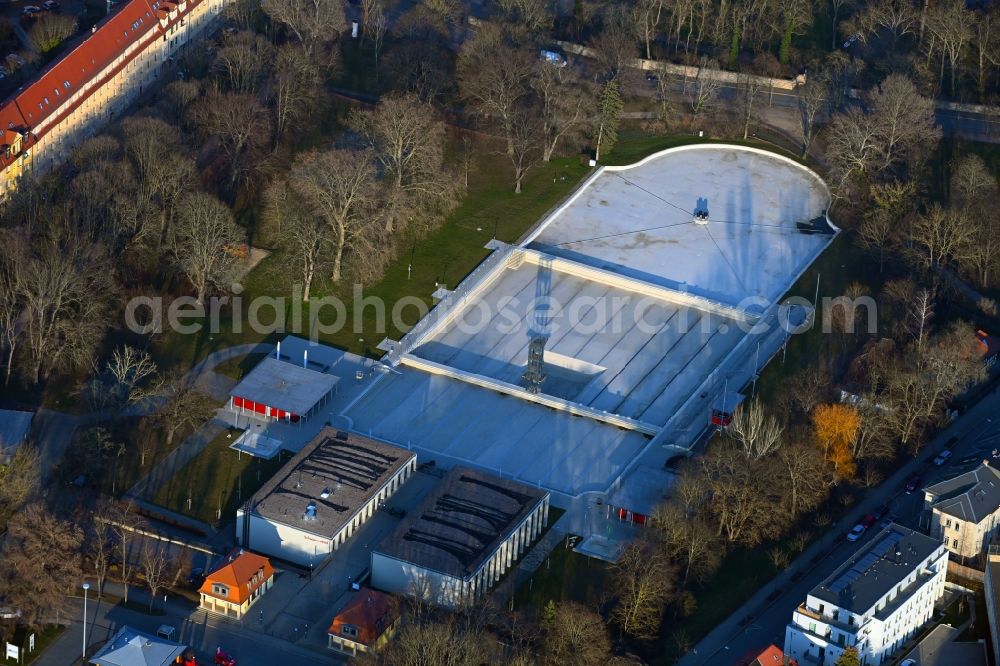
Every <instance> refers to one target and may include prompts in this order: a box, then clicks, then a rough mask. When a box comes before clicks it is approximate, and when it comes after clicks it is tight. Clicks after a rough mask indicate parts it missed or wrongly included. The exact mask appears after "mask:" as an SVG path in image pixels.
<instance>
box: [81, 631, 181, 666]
mask: <svg viewBox="0 0 1000 666" xmlns="http://www.w3.org/2000/svg"><path fill="white" fill-rule="evenodd" d="M186 651H187V646H185V645H181V644H180V643H175V642H173V641H168V640H164V639H162V638H158V637H157V636H153V635H152V634H147V633H145V632H142V631H139V630H138V629H133V628H132V627H129V626H128V625H126V626H123V627H122V628H121V629H119V630H118V633H116V634H115V635H114V637H113V638H112V639H111V640H109V641H108V642H107V643H105V644H104V646H103V647H102V648H101V649H100V650H98V651H97V652H96V653H94V656H92V657H91V658H90V660H89V661H88V663H90V664H93V665H94V666H168V664H176V663H177V658H178V657H182V655H184V653H185V652H186ZM182 663H183V662H182Z"/></svg>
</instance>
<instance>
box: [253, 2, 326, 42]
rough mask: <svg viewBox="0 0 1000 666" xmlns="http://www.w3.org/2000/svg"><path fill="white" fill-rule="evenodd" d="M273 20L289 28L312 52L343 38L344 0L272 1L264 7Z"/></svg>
mask: <svg viewBox="0 0 1000 666" xmlns="http://www.w3.org/2000/svg"><path fill="white" fill-rule="evenodd" d="M262 7H263V9H264V12H265V13H266V14H267V15H268V16H270V17H271V20H273V21H275V22H276V23H280V24H281V25H284V26H285V27H286V28H288V29H289V30H290V31H291V32H292V34H293V35H295V38H296V39H297V40H298V41H299V42H301V43H302V44H303V45H304V46H305V47H306V48H307V49H309V50H310V51H312V50H314V49H315V48H316V45H317V44H319V43H322V42H326V41H331V40H334V39H336V38H337V37H339V36H340V34H341V33H343V32H344V29H345V28H346V23H345V21H344V16H345V13H344V4H343V2H342V1H341V0H269V1H268V2H266V3H263V4H262Z"/></svg>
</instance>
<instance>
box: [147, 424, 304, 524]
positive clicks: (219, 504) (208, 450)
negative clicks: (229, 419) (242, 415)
mask: <svg viewBox="0 0 1000 666" xmlns="http://www.w3.org/2000/svg"><path fill="white" fill-rule="evenodd" d="M241 432H242V431H241V430H237V429H236V428H229V429H227V430H225V431H223V432H221V433H219V434H218V435H217V436H216V437H215V439H213V440H212V441H211V442H209V443H208V445H207V446H206V447H205V450H204V451H202V452H201V453H200V454H199V455H198V456H196V457H194V458H192V459H191V460H190V461H189V462H188V463H187V464H186V465H184V467H182V468H181V469H180V471H178V472H177V473H176V474H174V476H173V477H172V478H171V479H170V480H169V481H168V482H167V483H165V484H163V485H162V486H161V487H160V489H159V491H157V493H156V497H155V499H154V500H153V501H154V503H156V504H159V505H160V506H162V507H165V508H167V509H170V510H171V511H176V512H177V513H182V514H184V515H186V516H191V517H192V518H196V519H198V520H201V521H203V522H206V523H209V524H212V523H216V522H218V521H219V520H220V518H219V516H220V515H221V520H222V521H226V520H230V519H232V518H233V517H234V516H235V515H236V509H237V508H238V507H239V505H240V504H241V503H242V502H243V501H244V500H246V499H247V498H248V497H250V496H251V495H253V494H254V493H255V492H257V490H258V489H259V488H260V487H261V486H262V485H264V483H265V482H266V481H267V480H268V479H270V478H271V477H272V476H274V474H275V473H276V472H277V471H278V470H279V469H281V466H282V465H283V464H284V462H285V461H286V460H287V459H288V456H287V454H285V453H281V454H279V455H278V456H276V457H275V458H274V459H273V460H261V459H260V458H255V457H253V456H248V455H246V454H240V453H239V452H238V451H234V450H232V449H230V448H229V445H230V444H232V443H233V442H234V441H236V438H237V437H239V435H240V433H241Z"/></svg>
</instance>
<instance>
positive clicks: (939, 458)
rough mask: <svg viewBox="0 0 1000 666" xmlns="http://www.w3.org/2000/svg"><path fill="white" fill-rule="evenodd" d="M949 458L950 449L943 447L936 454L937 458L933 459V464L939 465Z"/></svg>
mask: <svg viewBox="0 0 1000 666" xmlns="http://www.w3.org/2000/svg"><path fill="white" fill-rule="evenodd" d="M949 458H951V451H949V450H947V449H945V450H944V451H942V452H941V453H939V454H937V458H935V459H934V464H935V465H937V466H938V467H940V466H941V465H943V464H945V463H946V462H948V459H949Z"/></svg>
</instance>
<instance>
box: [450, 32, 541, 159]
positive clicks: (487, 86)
mask: <svg viewBox="0 0 1000 666" xmlns="http://www.w3.org/2000/svg"><path fill="white" fill-rule="evenodd" d="M534 66H535V62H534V58H533V57H532V56H531V55H530V54H529V53H528V51H527V50H526V49H524V48H523V47H522V46H521V45H520V44H519V43H518V42H517V41H516V40H515V38H514V37H513V36H512V35H511V34H510V33H509V32H505V31H504V30H502V29H501V28H499V27H495V26H492V25H491V24H487V25H486V26H484V28H483V29H480V30H478V31H477V32H476V36H475V37H474V38H473V39H471V40H469V41H467V42H465V44H464V45H463V46H462V51H461V53H459V56H458V63H457V75H458V83H459V88H460V90H461V93H462V97H463V98H464V99H465V100H466V101H468V102H469V103H470V104H471V105H472V107H473V109H474V110H475V112H476V113H477V114H478V115H479V116H480V117H482V118H489V119H490V120H491V122H493V123H495V125H496V126H497V129H498V130H499V131H500V134H501V136H502V137H503V138H504V140H505V142H506V145H507V154H508V155H512V154H513V152H514V145H513V143H514V132H515V131H516V127H515V117H516V114H517V111H518V109H520V108H522V107H523V106H524V105H525V104H526V99H527V96H528V93H529V89H528V81H529V79H530V77H531V73H532V71H533V70H534Z"/></svg>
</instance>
